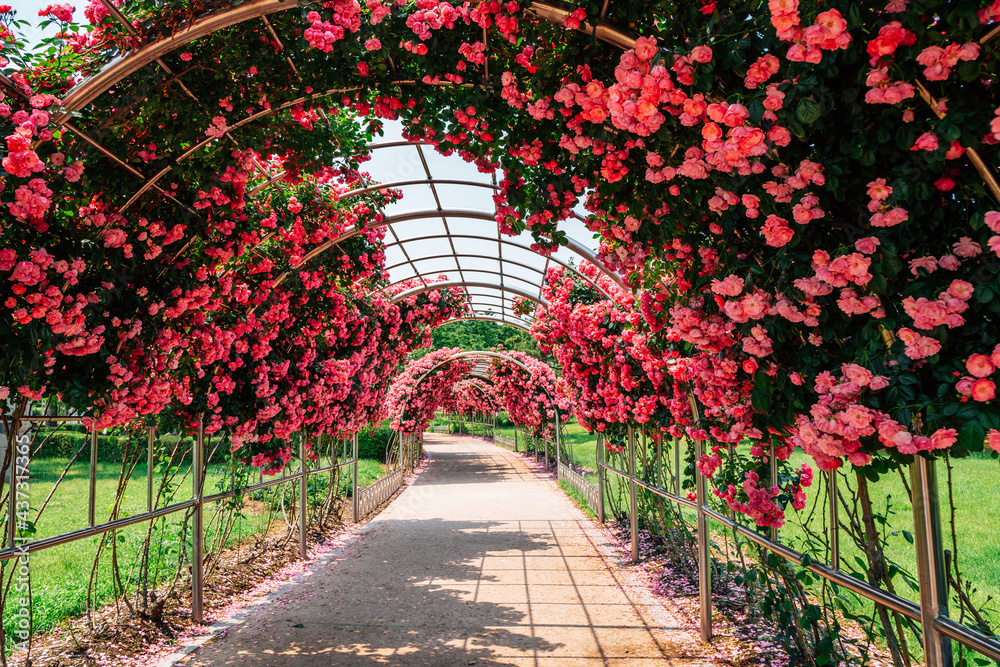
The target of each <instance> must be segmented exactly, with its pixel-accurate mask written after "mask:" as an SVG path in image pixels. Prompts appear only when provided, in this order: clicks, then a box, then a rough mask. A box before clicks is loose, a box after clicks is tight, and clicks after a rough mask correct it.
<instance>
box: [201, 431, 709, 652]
mask: <svg viewBox="0 0 1000 667" xmlns="http://www.w3.org/2000/svg"><path fill="white" fill-rule="evenodd" d="M427 445H428V450H429V453H430V454H431V465H429V466H428V468H427V469H425V471H424V472H423V473H422V475H421V476H420V478H419V479H418V480H416V482H415V483H414V484H412V485H411V486H410V487H409V488H408V489H407V490H406V491H405V492H404V493H403V494H402V495H400V496H399V498H397V499H396V500H395V501H394V502H393V503H392V504H391V505H390V507H389V509H388V510H387V511H386V513H385V514H383V515H381V516H380V517H379V518H378V519H376V520H375V521H373V522H372V524H370V526H369V529H368V530H367V531H366V532H364V533H362V534H360V535H358V536H357V537H356V538H355V539H354V540H353V541H352V542H351V543H350V544H348V545H347V546H346V547H345V548H344V550H343V552H342V553H340V554H339V555H338V556H337V557H335V558H333V559H331V560H330V561H329V562H327V563H325V564H324V565H323V566H322V567H319V568H318V569H317V571H316V572H315V573H314V574H312V575H311V576H310V577H309V578H308V579H306V580H305V581H303V582H302V583H300V584H297V585H296V586H294V587H293V588H292V589H291V590H290V591H288V592H287V593H285V594H284V595H282V596H281V597H279V598H277V599H275V600H273V601H270V602H268V603H267V604H265V605H261V606H259V607H257V608H255V610H254V611H252V612H251V613H250V614H249V615H248V616H247V619H246V620H245V621H244V622H243V623H241V624H239V625H237V626H235V627H234V628H232V630H231V631H230V633H229V635H228V636H225V637H221V638H219V639H217V640H215V641H213V642H211V643H210V644H208V645H207V646H205V647H204V648H203V649H201V650H200V651H199V652H198V653H197V654H196V656H195V657H194V658H193V659H192V660H191V661H189V662H186V663H184V664H187V665H199V666H205V667H207V666H209V665H213V666H215V665H220V666H230V665H231V666H233V667H236V666H240V667H253V666H262V667H263V666H265V665H266V666H269V667H270V666H274V667H277V666H280V665H292V666H295V667H311V666H312V665H378V664H382V665H401V666H408V665H428V666H435V667H437V666H450V665H511V666H516V665H528V664H530V665H534V666H536V667H537V666H538V665H544V664H548V663H549V660H552V661H553V662H552V664H553V665H595V667H596V665H617V664H626V662H627V663H628V664H647V662H646V661H652V662H653V663H654V664H662V661H663V659H664V656H665V655H670V656H672V657H674V658H678V657H680V658H682V659H686V658H692V657H695V656H696V653H693V652H691V650H690V649H689V648H686V647H684V646H682V645H681V643H678V642H681V641H686V640H684V639H683V638H684V637H687V635H686V633H683V632H681V631H679V630H677V629H676V628H674V627H669V626H668V625H664V624H660V625H655V626H651V625H650V623H649V622H648V620H647V618H646V617H645V615H644V612H643V611H642V609H641V608H640V606H639V605H637V604H636V603H635V601H634V600H632V599H631V598H630V597H629V595H628V594H626V592H625V591H624V590H623V589H622V587H621V586H620V582H619V581H618V579H617V577H616V575H615V574H614V573H613V572H612V571H610V570H609V569H608V568H607V566H606V564H605V562H604V560H603V559H602V558H601V557H600V555H599V551H598V549H597V547H596V546H595V544H594V543H593V542H592V541H591V540H590V538H589V537H588V536H587V534H586V532H585V531H584V529H583V527H582V524H583V523H584V522H585V520H584V519H583V518H582V517H581V516H580V514H579V512H578V511H577V510H576V509H575V508H574V507H573V506H572V505H571V503H569V501H568V500H567V499H566V498H565V496H563V495H562V494H561V493H559V492H558V491H557V490H556V489H554V488H553V487H552V486H551V485H548V484H540V483H538V478H537V477H535V476H534V475H533V474H532V473H531V472H530V471H529V470H528V469H527V468H526V466H524V465H523V463H521V462H519V461H518V460H517V459H516V457H514V456H513V455H512V454H509V453H507V452H505V451H504V450H500V449H498V448H495V447H493V446H491V445H486V444H484V443H475V442H470V441H468V440H464V441H463V440H458V441H456V439H450V438H448V437H447V436H439V437H434V438H430V437H429V438H428V442H427ZM653 627H658V628H660V630H658V632H662V630H672V631H673V632H675V633H676V634H673V635H670V636H669V637H666V641H664V638H663V637H662V636H661V635H659V634H657V635H654V634H653V632H652V630H653ZM682 635H683V637H682ZM635 660H638V661H640V662H633V661H635ZM623 661H625V662H623ZM686 664H691V663H686Z"/></svg>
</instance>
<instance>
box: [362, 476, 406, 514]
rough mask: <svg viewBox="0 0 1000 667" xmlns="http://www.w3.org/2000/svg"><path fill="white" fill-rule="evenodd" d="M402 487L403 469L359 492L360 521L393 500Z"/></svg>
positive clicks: (383, 477)
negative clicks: (387, 501) (389, 500)
mask: <svg viewBox="0 0 1000 667" xmlns="http://www.w3.org/2000/svg"><path fill="white" fill-rule="evenodd" d="M401 486H403V469H402V468H396V469H395V470H393V471H392V472H390V473H389V474H388V475H383V476H382V477H379V478H378V479H377V480H375V481H374V482H372V483H371V484H369V485H368V486H366V487H364V488H362V489H361V490H360V491H358V519H359V520H360V519H363V518H364V517H366V516H368V515H369V514H371V513H372V512H374V511H375V508H377V507H378V506H379V505H381V504H382V503H384V502H385V501H386V500H388V499H389V498H391V497H392V494H394V493H396V491H398V490H399V487H401Z"/></svg>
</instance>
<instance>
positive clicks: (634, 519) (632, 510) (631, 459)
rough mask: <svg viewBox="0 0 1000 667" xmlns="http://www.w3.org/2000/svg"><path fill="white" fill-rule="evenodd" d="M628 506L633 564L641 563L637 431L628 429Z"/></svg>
mask: <svg viewBox="0 0 1000 667" xmlns="http://www.w3.org/2000/svg"><path fill="white" fill-rule="evenodd" d="M627 451H628V476H629V480H628V504H629V524H630V526H631V528H632V562H633V563H638V562H639V512H638V508H637V507H636V502H635V431H634V430H633V429H632V427H631V426H629V427H628V450H627Z"/></svg>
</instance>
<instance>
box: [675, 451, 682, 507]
mask: <svg viewBox="0 0 1000 667" xmlns="http://www.w3.org/2000/svg"><path fill="white" fill-rule="evenodd" d="M674 495H675V496H680V495H681V439H680V438H678V437H674Z"/></svg>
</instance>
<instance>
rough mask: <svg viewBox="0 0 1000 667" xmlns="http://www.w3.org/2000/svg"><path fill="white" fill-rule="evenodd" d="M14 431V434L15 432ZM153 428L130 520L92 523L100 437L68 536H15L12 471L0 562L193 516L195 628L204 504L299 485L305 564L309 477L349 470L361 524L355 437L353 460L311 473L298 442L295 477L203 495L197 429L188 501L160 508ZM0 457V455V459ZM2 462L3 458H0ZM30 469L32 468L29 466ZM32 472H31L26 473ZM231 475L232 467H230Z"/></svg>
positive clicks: (16, 443)
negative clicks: (81, 516) (83, 509)
mask: <svg viewBox="0 0 1000 667" xmlns="http://www.w3.org/2000/svg"><path fill="white" fill-rule="evenodd" d="M80 419H81V418H80V417H79V416H52V415H43V416H38V415H31V416H23V417H21V418H20V419H19V420H18V421H19V422H27V423H29V424H33V423H36V422H80ZM17 426H19V424H15V429H16V431H15V433H16V434H11V435H10V436H8V447H15V448H18V449H19V448H20V443H21V441H22V440H24V439H25V438H26V437H28V436H26V435H25V434H24V433H23V432H21V430H20V429H19V428H17ZM15 429H12V430H15ZM155 433H156V429H155V428H150V429H149V431H148V438H147V442H148V445H147V451H146V457H147V460H146V464H147V465H146V471H147V472H146V475H147V478H146V511H145V512H140V513H137V514H132V515H130V516H126V517H121V518H117V519H113V520H109V521H104V522H98V521H97V520H96V498H97V486H98V485H97V468H98V465H97V464H98V437H99V434H98V432H97V431H96V430H95V431H92V432H91V433H90V434H89V435H88V438H89V449H90V451H89V454H90V456H89V459H90V461H89V484H88V501H87V517H88V525H87V526H86V527H84V528H80V529H77V530H72V531H67V532H63V533H58V534H56V535H51V536H48V537H44V538H40V539H29V538H24V537H19V536H18V535H17V531H16V530H15V528H16V526H17V524H18V514H17V509H18V507H17V503H18V498H17V493H16V492H14V489H15V488H16V487H17V483H18V481H19V480H18V471H17V470H14V475H13V476H12V478H13V481H14V484H13V485H10V484H9V485H8V493H7V504H8V507H7V531H6V532H7V534H6V536H5V540H4V541H5V542H6V546H5V547H3V548H0V562H3V561H7V560H11V559H17V558H21V557H24V556H27V555H29V554H32V553H36V552H39V551H42V550H45V549H50V548H52V547H55V546H59V545H63V544H68V543H71V542H76V541H78V540H83V539H89V538H93V537H96V536H99V535H103V534H105V533H108V532H110V531H113V530H119V529H121V528H125V527H127V526H132V525H135V524H140V523H146V522H150V521H154V520H156V519H160V518H162V517H165V516H170V515H173V514H177V513H179V512H188V511H190V512H191V519H192V536H191V537H192V540H191V541H192V547H191V549H192V553H191V563H192V568H191V617H192V620H193V621H194V622H195V623H201V622H202V620H203V614H204V604H203V595H204V542H205V525H204V508H205V505H207V504H210V503H214V502H217V501H220V500H224V499H227V498H232V497H234V496H236V495H237V494H243V493H251V492H254V491H259V490H262V489H266V488H268V487H271V486H275V485H277V484H284V483H286V482H294V481H296V480H297V481H298V482H299V484H298V490H297V498H296V503H297V505H298V509H299V516H298V533H299V545H298V546H299V556H300V557H302V558H303V559H305V558H306V557H307V555H308V548H307V544H306V537H307V530H306V527H307V491H308V479H309V477H311V476H314V475H319V474H322V473H328V472H331V471H333V470H336V469H339V468H346V467H348V466H351V467H352V468H353V470H352V480H353V482H352V486H351V489H352V492H351V496H352V519H353V520H354V521H355V522H356V521H359V520H360V519H361V518H362V516H363V515H361V514H359V509H360V507H359V504H358V502H359V500H360V495H361V494H360V493H355V492H354V490H356V489H357V488H358V473H357V470H358V442H357V434H355V435H353V436H352V440H351V450H352V457H351V458H350V459H349V460H344V461H340V462H336V458H337V457H336V456H335V455H333V454H332V453H333V450H332V449H331V457H330V461H331V463H330V465H326V466H319V467H315V468H309V467H308V465H307V464H305V461H306V457H305V454H306V452H305V439H304V438H303V439H300V443H299V452H298V453H299V467H298V469H297V470H295V471H293V472H290V473H289V472H286V471H282V473H283V474H281V475H280V476H276V477H275V478H273V479H269V480H266V481H265V480H264V479H263V476H258V479H259V481H258V482H257V483H256V484H250V485H247V486H242V487H240V488H234V489H230V490H228V491H222V492H219V493H212V494H205V493H204V485H205V478H206V472H207V462H206V460H205V430H204V425H203V424H199V427H198V431H197V433H196V434H195V436H194V438H193V441H192V446H191V497H190V498H189V499H186V500H182V501H178V502H174V503H170V504H168V505H166V506H164V507H156V508H154V507H153V491H152V489H153V485H154V479H153V478H154V468H155V459H154V440H155ZM0 457H2V454H0ZM9 458H10V467H11V468H14V467H15V457H13V456H11V457H9ZM0 460H2V458H0ZM29 465H30V463H29ZM29 469H30V468H29ZM234 471H235V468H234Z"/></svg>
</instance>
